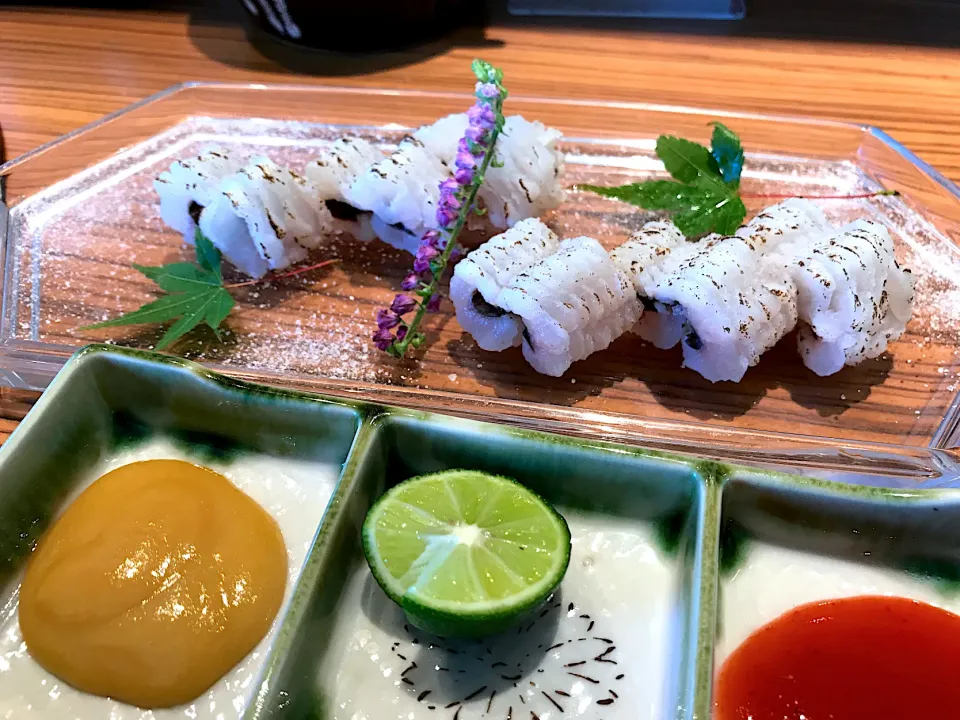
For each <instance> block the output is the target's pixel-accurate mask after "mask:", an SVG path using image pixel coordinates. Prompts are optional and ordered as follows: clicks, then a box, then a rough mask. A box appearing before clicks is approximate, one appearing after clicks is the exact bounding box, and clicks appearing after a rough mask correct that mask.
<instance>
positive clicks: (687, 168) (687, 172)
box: [657, 135, 723, 185]
mask: <svg viewBox="0 0 960 720" xmlns="http://www.w3.org/2000/svg"><path fill="white" fill-rule="evenodd" d="M657 157H658V158H660V160H662V161H663V166H664V167H665V168H666V169H667V172H668V173H670V174H671V175H673V177H675V178H676V179H677V180H679V181H680V182H682V183H685V184H687V185H690V184H693V183H695V182H697V181H698V180H699V179H701V178H703V177H707V178H711V177H715V178H717V179H718V180H720V181H721V182H722V181H723V178H722V177H721V175H720V168H719V167H718V166H717V161H716V158H714V157H713V155H712V154H711V153H710V151H709V150H708V149H707V148H705V147H704V146H703V145H701V144H700V143H695V142H692V141H691V140H684V139H683V138H678V137H673V136H672V135H661V136H660V137H658V138H657Z"/></svg>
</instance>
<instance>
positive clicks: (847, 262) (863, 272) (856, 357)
mask: <svg viewBox="0 0 960 720" xmlns="http://www.w3.org/2000/svg"><path fill="white" fill-rule="evenodd" d="M785 260H786V262H787V270H788V272H789V273H790V275H791V277H792V278H793V279H794V281H795V282H796V283H797V286H798V288H799V314H800V319H801V320H802V321H803V322H804V323H805V324H806V326H805V327H804V328H802V329H801V332H800V334H799V335H798V337H797V347H798V350H799V352H800V356H801V358H802V359H803V362H804V364H805V365H806V366H807V367H809V368H810V369H811V370H813V371H814V372H815V373H817V374H818V375H821V376H824V375H832V374H833V373H835V372H838V371H839V370H840V369H841V368H842V367H843V366H844V365H857V364H858V363H860V362H863V361H864V360H867V359H870V358H875V357H878V356H879V355H881V354H882V353H883V352H884V351H886V349H887V347H888V345H889V343H890V342H892V341H894V340H897V339H898V338H899V337H900V336H901V335H902V334H903V332H904V330H905V329H906V326H907V323H908V322H909V321H910V318H911V316H912V311H913V295H914V280H913V276H912V275H911V273H910V271H909V270H904V269H902V268H900V267H899V265H897V263H896V260H895V259H894V247H893V239H892V238H891V237H890V233H889V231H888V230H887V229H886V228H885V227H884V226H883V225H880V224H879V223H876V222H873V221H870V220H857V221H855V222H853V223H850V224H849V225H847V226H845V227H844V228H842V229H841V231H840V232H839V233H838V234H837V235H835V236H833V237H828V238H825V239H823V240H821V241H820V242H818V243H815V244H814V245H813V246H812V247H810V248H808V249H807V250H805V251H802V250H801V249H800V248H796V249H795V252H793V253H791V254H788V255H787V256H786V258H785Z"/></svg>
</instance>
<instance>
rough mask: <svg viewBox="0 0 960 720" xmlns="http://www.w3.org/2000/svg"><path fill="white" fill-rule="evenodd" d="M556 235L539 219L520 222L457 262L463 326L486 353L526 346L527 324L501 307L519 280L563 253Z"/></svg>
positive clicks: (455, 290)
mask: <svg viewBox="0 0 960 720" xmlns="http://www.w3.org/2000/svg"><path fill="white" fill-rule="evenodd" d="M559 247H560V243H559V241H558V240H557V236H556V233H554V232H553V231H552V230H551V229H550V228H548V227H547V226H546V225H544V224H543V223H542V222H541V221H540V220H538V219H537V218H529V219H527V220H522V221H520V222H519V223H517V224H516V225H515V226H514V227H512V228H511V229H509V230H507V231H506V232H505V233H502V234H500V235H497V236H496V237H493V238H490V240H488V241H487V242H485V243H484V244H483V245H481V246H480V247H479V248H477V249H476V250H474V251H473V252H471V253H469V254H468V255H467V256H466V257H465V258H464V259H463V260H461V261H460V262H459V263H457V265H456V267H455V268H454V270H453V277H452V278H451V279H450V299H451V300H453V306H454V308H455V309H456V312H457V321H458V322H459V323H460V327H462V328H463V329H464V330H465V331H466V332H468V333H470V335H472V336H473V339H474V340H476V342H477V345H479V346H480V347H481V348H483V349H484V350H491V351H499V350H505V349H507V348H508V347H512V346H514V345H519V344H520V337H521V333H522V332H523V323H522V321H521V320H520V318H519V317H517V316H516V315H512V314H510V313H508V312H506V311H505V310H504V309H503V308H502V307H500V293H501V291H502V290H503V288H504V287H506V286H507V285H508V284H509V283H510V282H511V281H512V280H513V279H514V278H515V277H516V276H517V275H519V274H520V273H522V272H523V271H524V270H526V269H527V268H529V267H531V266H532V265H535V264H536V263H538V262H539V261H540V260H543V259H544V258H545V257H548V256H550V255H552V254H553V253H555V252H557V250H558V249H559Z"/></svg>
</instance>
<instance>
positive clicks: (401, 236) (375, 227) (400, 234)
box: [361, 215, 420, 255]
mask: <svg viewBox="0 0 960 720" xmlns="http://www.w3.org/2000/svg"><path fill="white" fill-rule="evenodd" d="M362 217H366V216H362ZM369 217H370V230H371V233H372V235H373V237H378V238H380V239H381V240H383V242H385V243H386V244H387V245H390V246H392V247H395V248H397V249H398V250H405V251H406V252H408V253H410V254H411V255H416V253H417V248H419V247H420V238H419V237H418V236H416V235H413V234H412V233H408V232H407V231H406V230H404V229H403V228H402V227H396V226H394V225H387V223H385V222H384V221H383V220H381V219H380V218H379V217H377V216H376V215H370V216H369ZM361 239H362V238H361ZM370 239H373V238H370Z"/></svg>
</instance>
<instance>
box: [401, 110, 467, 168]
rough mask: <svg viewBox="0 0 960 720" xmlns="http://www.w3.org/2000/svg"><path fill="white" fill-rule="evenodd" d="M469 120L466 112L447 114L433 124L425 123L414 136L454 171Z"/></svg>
mask: <svg viewBox="0 0 960 720" xmlns="http://www.w3.org/2000/svg"><path fill="white" fill-rule="evenodd" d="M469 122H470V121H469V120H468V118H467V114H466V113H456V114H454V115H447V116H446V117H442V118H440V119H439V120H437V121H436V122H435V123H432V124H431V125H424V126H423V127H422V128H420V129H419V130H417V131H416V132H415V133H414V134H413V136H414V137H415V138H417V140H419V141H420V142H422V143H423V146H424V147H425V148H426V150H427V152H429V153H430V154H431V155H433V156H434V157H436V158H437V159H438V160H439V161H440V162H441V163H443V164H444V166H446V167H447V168H448V169H449V170H450V172H451V173H452V172H453V167H454V160H455V159H456V157H457V147H458V145H459V144H460V138H462V137H463V134H464V132H466V130H467V125H468V123H469Z"/></svg>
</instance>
